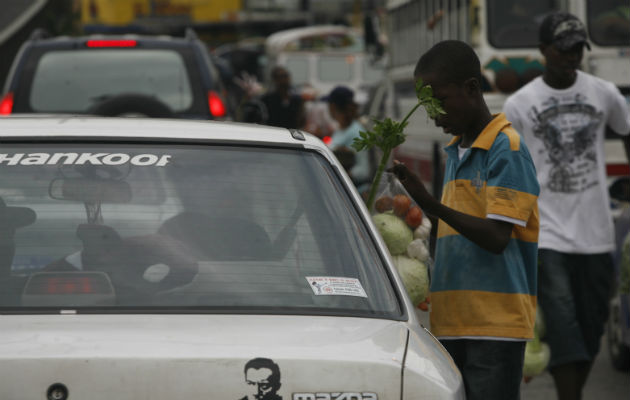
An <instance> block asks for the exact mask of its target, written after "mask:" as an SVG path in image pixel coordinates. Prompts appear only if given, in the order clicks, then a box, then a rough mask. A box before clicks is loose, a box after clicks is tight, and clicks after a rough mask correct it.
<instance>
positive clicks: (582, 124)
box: [530, 94, 603, 193]
mask: <svg viewBox="0 0 630 400" xmlns="http://www.w3.org/2000/svg"><path fill="white" fill-rule="evenodd" d="M584 100H585V98H584V96H583V95H581V94H576V95H575V96H572V97H569V98H557V97H549V98H548V99H547V100H545V101H543V102H542V103H541V105H542V110H541V111H538V110H537V109H536V107H535V106H534V107H532V109H531V111H530V118H532V120H533V121H534V135H535V136H536V137H537V138H538V139H540V140H542V141H543V143H544V146H545V150H544V151H546V154H547V155H546V160H545V163H547V164H550V168H549V170H548V171H549V172H548V173H549V180H548V186H547V189H549V190H551V191H553V192H563V193H577V192H582V191H584V190H586V189H588V188H590V187H593V186H596V185H597V184H598V175H597V152H596V150H595V146H594V143H595V140H596V139H597V127H598V126H599V124H600V123H601V122H602V120H603V113H602V112H598V111H597V110H596V109H595V107H593V106H592V105H590V104H587V103H585V102H584Z"/></svg>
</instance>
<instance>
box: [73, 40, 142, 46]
mask: <svg viewBox="0 0 630 400" xmlns="http://www.w3.org/2000/svg"><path fill="white" fill-rule="evenodd" d="M137 44H138V42H137V41H135V40H129V39H121V40H101V39H99V40H97V39H92V40H88V41H87V42H85V45H86V46H87V47H92V48H95V47H136V45H137Z"/></svg>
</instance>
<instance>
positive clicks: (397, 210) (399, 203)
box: [393, 194, 411, 218]
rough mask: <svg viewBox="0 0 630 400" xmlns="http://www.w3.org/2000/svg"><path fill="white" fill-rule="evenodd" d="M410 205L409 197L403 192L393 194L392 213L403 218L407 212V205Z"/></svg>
mask: <svg viewBox="0 0 630 400" xmlns="http://www.w3.org/2000/svg"><path fill="white" fill-rule="evenodd" d="M410 205H411V199H410V198H409V197H407V196H405V195H404V194H397V195H396V196H394V200H393V207H394V214H396V215H398V216H399V217H401V218H403V217H404V216H405V214H407V210H409V206H410Z"/></svg>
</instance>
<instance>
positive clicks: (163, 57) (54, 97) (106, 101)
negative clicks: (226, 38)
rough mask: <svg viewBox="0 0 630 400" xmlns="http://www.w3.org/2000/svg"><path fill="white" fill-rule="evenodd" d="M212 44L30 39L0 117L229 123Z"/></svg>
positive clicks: (37, 35)
mask: <svg viewBox="0 0 630 400" xmlns="http://www.w3.org/2000/svg"><path fill="white" fill-rule="evenodd" d="M226 95H227V92H226V89H225V87H224V85H223V83H222V81H221V79H220V75H219V73H218V71H217V68H216V66H215V65H214V63H213V62H212V60H211V58H210V56H209V53H208V51H207V49H206V46H205V44H204V43H203V42H201V40H199V39H198V38H197V36H196V35H195V33H194V31H192V30H188V31H187V34H186V37H184V38H181V37H168V36H140V35H93V36H83V37H68V36H63V37H53V38H47V37H46V35H45V34H44V33H43V32H42V31H36V32H34V33H33V35H32V37H31V39H30V40H28V41H26V42H25V43H24V45H23V46H22V48H21V49H20V51H19V53H18V54H17V56H16V58H15V59H14V62H13V65H12V67H11V71H10V73H9V75H8V77H7V80H6V83H5V86H4V91H3V95H2V98H1V100H0V115H7V114H11V113H65V114H96V115H103V116H116V115H128V116H129V115H131V116H137V115H144V116H149V117H172V118H189V119H229V118H231V114H232V112H233V110H231V109H230V107H229V106H228V104H227V102H226Z"/></svg>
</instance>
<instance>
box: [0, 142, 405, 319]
mask: <svg viewBox="0 0 630 400" xmlns="http://www.w3.org/2000/svg"><path fill="white" fill-rule="evenodd" d="M1 152H2V153H1V154H0V165H1V166H2V168H0V198H1V199H2V202H0V218H2V221H1V223H0V308H2V309H3V310H5V312H9V311H10V312H18V313H20V312H60V311H61V310H75V311H77V312H139V311H142V312H144V311H147V310H149V311H154V312H263V313H289V314H333V315H351V316H375V317H389V318H399V317H400V309H399V305H398V301H397V297H396V295H395V292H394V289H393V288H392V285H391V283H390V282H391V280H390V277H389V276H388V274H387V273H386V271H385V268H384V267H383V263H382V259H381V257H380V256H379V254H378V252H377V251H376V248H375V245H374V242H373V236H371V235H370V234H369V232H368V229H367V227H366V225H365V224H364V222H363V221H362V219H361V218H360V217H359V214H358V212H357V211H356V209H355V207H354V206H353V203H352V202H351V200H350V198H349V196H348V192H347V191H346V190H345V188H344V186H343V185H342V184H341V183H340V181H339V180H338V178H337V175H335V173H334V171H333V169H332V168H331V167H330V165H329V164H328V163H327V162H326V161H325V159H324V158H323V157H322V156H321V155H318V154H317V153H314V152H310V151H306V150H298V149H293V148H292V149H286V148H285V149H283V148H267V147H265V148H261V147H240V146H239V147H234V146H227V145H222V146H210V145H207V146H198V145H168V146H164V145H147V144H137V145H136V144H126V145H115V146H114V145H96V144H89V145H87V144H86V145H80V144H74V145H68V144H65V145H63V146H62V145H52V144H49V145H33V144H29V145H26V144H11V145H5V146H3V149H2V151H1Z"/></svg>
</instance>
